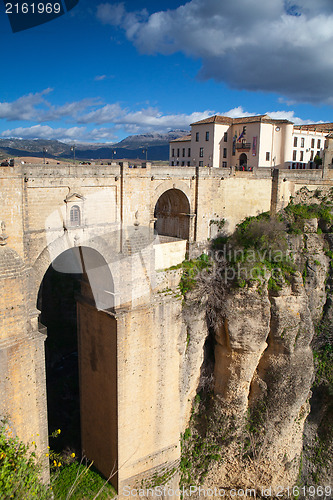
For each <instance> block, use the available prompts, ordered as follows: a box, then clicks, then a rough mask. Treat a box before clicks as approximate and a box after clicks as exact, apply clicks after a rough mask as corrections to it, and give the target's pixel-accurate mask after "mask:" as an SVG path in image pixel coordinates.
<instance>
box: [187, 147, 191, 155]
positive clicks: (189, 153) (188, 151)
mask: <svg viewBox="0 0 333 500" xmlns="http://www.w3.org/2000/svg"><path fill="white" fill-rule="evenodd" d="M187 156H189V157H190V156H191V148H188V150H187Z"/></svg>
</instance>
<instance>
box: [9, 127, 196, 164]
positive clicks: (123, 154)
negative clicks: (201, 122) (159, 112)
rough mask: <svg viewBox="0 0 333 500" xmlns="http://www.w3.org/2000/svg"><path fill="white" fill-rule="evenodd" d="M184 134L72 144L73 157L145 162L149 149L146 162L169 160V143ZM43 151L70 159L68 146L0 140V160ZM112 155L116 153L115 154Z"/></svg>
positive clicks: (132, 137) (24, 140) (44, 142)
mask: <svg viewBox="0 0 333 500" xmlns="http://www.w3.org/2000/svg"><path fill="white" fill-rule="evenodd" d="M188 133H189V132H188V131H186V130H173V131H171V132H168V133H167V134H158V133H156V134H141V135H131V136H129V137H126V139H123V140H122V141H120V142H118V143H116V144H110V143H108V144H101V143H99V144H96V143H92V144H88V143H81V144H75V157H76V158H77V159H79V160H97V159H110V158H115V159H117V158H119V159H120V158H128V159H136V158H139V159H145V158H146V151H145V149H146V148H148V160H150V161H154V160H155V161H156V160H165V161H166V160H168V159H169V141H172V140H173V139H177V138H178V137H181V136H183V135H186V134H188ZM44 148H45V149H46V151H47V152H46V154H45V156H46V157H47V158H72V157H73V152H72V151H71V144H67V143H64V142H60V141H55V140H44V139H32V140H27V139H16V138H12V139H0V153H1V154H2V156H6V155H8V156H38V157H43V155H44ZM114 151H115V152H116V153H114Z"/></svg>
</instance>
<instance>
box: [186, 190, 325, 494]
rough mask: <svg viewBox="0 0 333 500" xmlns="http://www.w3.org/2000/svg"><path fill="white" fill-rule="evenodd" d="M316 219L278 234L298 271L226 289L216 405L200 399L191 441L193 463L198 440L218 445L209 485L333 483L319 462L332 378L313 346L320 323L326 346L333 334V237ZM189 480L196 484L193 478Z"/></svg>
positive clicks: (217, 325) (217, 331)
mask: <svg viewBox="0 0 333 500" xmlns="http://www.w3.org/2000/svg"><path fill="white" fill-rule="evenodd" d="M316 201H317V203H319V202H320V200H319V201H318V199H317V200H316ZM293 210H294V208H293ZM294 211H295V210H294ZM291 213H292V212H291ZM295 213H296V211H295ZM289 215H290V214H289ZM295 220H296V222H297V223H299V220H298V219H297V218H295V219H293V221H291V220H290V218H289V223H290V224H293V223H295ZM318 221H319V223H321V219H320V217H311V218H308V219H304V220H303V221H302V231H295V233H296V234H293V232H292V231H289V232H288V231H287V230H284V231H283V235H282V233H281V234H280V236H278V237H282V236H283V237H286V241H287V244H288V248H289V255H292V269H289V270H288V273H285V274H284V276H283V277H282V278H281V279H279V280H278V282H276V281H273V282H272V280H271V279H269V278H267V277H266V278H263V279H258V280H249V281H248V282H247V283H244V282H238V285H237V283H236V286H235V283H233V284H232V285H231V286H227V287H225V288H226V289H225V290H224V294H223V300H221V302H220V311H219V310H218V309H219V308H217V311H216V310H215V316H217V318H216V319H215V321H214V338H215V349H214V358H215V365H214V394H215V396H214V401H215V402H214V409H213V410H212V405H211V403H209V402H208V403H207V399H206V401H205V402H202V403H201V408H197V409H196V410H195V412H194V413H195V418H193V417H192V420H191V423H190V434H191V436H192V437H191V439H192V441H191V440H188V442H185V444H184V443H183V450H184V451H183V454H184V455H185V456H186V457H187V459H188V458H189V457H191V456H192V457H193V456H194V455H195V453H194V452H193V450H194V447H195V446H197V445H196V444H195V441H196V442H198V440H199V439H200V435H201V437H202V440H203V442H205V440H207V439H210V440H212V441H213V442H214V443H215V444H216V445H217V449H218V450H219V451H218V455H216V456H215V459H214V460H213V461H211V462H210V464H209V465H207V467H206V469H205V471H204V474H202V475H201V474H199V478H201V480H203V485H204V486H206V487H207V488H212V487H214V486H216V487H225V488H226V489H228V488H233V487H239V488H251V487H252V488H253V487H259V486H264V487H273V488H276V487H277V486H279V485H280V486H281V485H282V486H284V487H287V486H293V485H295V484H299V485H304V484H308V485H312V484H314V479H315V480H316V483H317V484H321V485H327V484H330V481H332V471H331V470H330V461H329V459H327V460H324V458H323V457H321V461H322V462H325V463H322V464H321V467H319V465H318V457H317V455H318V453H317V452H318V450H317V448H318V445H317V443H318V439H319V441H320V439H321V440H323V439H324V440H325V441H324V443H325V447H326V448H328V449H330V446H331V441H330V436H331V434H332V433H331V432H330V425H329V424H328V421H327V419H328V418H329V415H330V411H331V409H330V408H331V406H330V396H329V384H330V382H329V381H327V380H326V381H325V380H324V382H323V381H319V383H318V382H317V381H316V382H315V384H314V380H315V370H314V362H313V349H312V347H313V345H317V344H318V331H319V330H320V325H325V328H326V329H325V332H326V333H325V335H326V336H325V338H324V340H320V341H319V344H320V343H321V345H323V342H324V343H325V342H327V339H329V336H330V335H331V336H332V334H331V333H330V332H332V327H331V325H332V324H333V323H332V319H333V307H332V301H331V294H330V292H331V291H330V287H329V284H330V269H331V267H330V257H329V256H328V255H332V256H333V254H330V252H331V251H332V250H333V245H332V244H333V237H332V236H333V235H332V234H331V233H322V232H321V230H319V231H318ZM256 224H257V222H256ZM286 227H288V226H286ZM280 229H281V228H280ZM280 229H279V230H280ZM330 229H331V226H330V225H329V226H328V227H326V230H330ZM261 230H263V228H262V227H261ZM256 231H258V227H256ZM260 238H261V239H260V241H263V239H262V237H261V236H260ZM268 239H270V238H268ZM243 240H244V239H243ZM266 240H267V238H266ZM258 241H259V240H258ZM271 243H272V242H271V241H270V242H269V244H271ZM273 244H274V242H273ZM280 267H281V266H280ZM219 268H220V270H221V266H217V269H219ZM215 271H216V270H215ZM270 273H273V271H272V269H270ZM272 275H273V274H271V276H272ZM220 276H221V273H220ZM224 276H225V274H224ZM212 283H213V286H214V287H216V286H225V283H224V285H223V283H222V281H221V279H217V280H216V279H215V280H214V278H212ZM198 286H199V289H200V280H199V285H198ZM199 295H200V293H199ZM222 303H223V306H221V304H222ZM208 307H209V306H208ZM192 322H193V319H192ZM202 325H203V318H202V316H201V339H202V338H204V337H205V336H206V335H207V327H206V328H205V327H203V326H202ZM321 330H323V329H321ZM190 344H191V341H190ZM201 346H202V340H201V344H200V346H199V344H198V343H197V347H198V348H199V349H200V347H201ZM197 353H198V351H195V350H194V351H193V353H192V355H193V356H196V359H199V358H198V354H197ZM200 359H202V358H200ZM330 359H331V358H329V361H330ZM187 363H189V361H187ZM316 364H317V365H318V361H316ZM190 365H192V366H193V361H192V362H190ZM317 371H318V369H317ZM313 384H314V385H313ZM325 384H326V385H325ZM311 387H312V392H311ZM312 393H313V395H312ZM320 394H321V395H322V396H320ZM323 394H324V396H323ZM208 399H209V398H208ZM216 412H217V414H219V415H220V417H223V418H222V420H223V422H224V424H223V425H226V421H228V422H229V423H230V422H233V425H232V429H233V430H232V432H231V434H232V436H231V437H230V439H228V440H226V439H225V435H224V434H223V430H222V428H221V427H220V428H219V424H218V422H219V418H216ZM213 413H214V415H215V417H214V418H215V424H214V423H212V420H214V418H213V419H211V415H212V414H213ZM204 414H206V416H205V417H203V415H204ZM207 415H208V417H207ZM203 421H205V424H204V425H203ZM207 422H208V423H207ZM209 422H210V423H209ZM214 425H215V427H214ZM203 429H204V430H203ZM320 432H321V434H322V435H321V436H319V437H318V435H319V434H320ZM193 443H194V444H193ZM206 445H207V443H206ZM206 445H205V446H206ZM189 460H191V458H189ZM195 467H196V466H195ZM187 472H188V471H187ZM185 476H186V475H185ZM185 476H183V477H185ZM193 476H195V474H192V477H193ZM186 477H187V480H188V481H189V477H190V475H187V476H186ZM204 477H205V479H203V478H204ZM185 482H186V481H185Z"/></svg>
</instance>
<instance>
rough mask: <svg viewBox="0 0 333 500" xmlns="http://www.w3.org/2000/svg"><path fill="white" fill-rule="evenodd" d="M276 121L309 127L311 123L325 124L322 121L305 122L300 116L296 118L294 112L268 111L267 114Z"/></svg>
mask: <svg viewBox="0 0 333 500" xmlns="http://www.w3.org/2000/svg"><path fill="white" fill-rule="evenodd" d="M266 114H267V115H269V116H270V117H271V118H273V119H274V120H289V121H291V122H293V123H295V124H296V125H309V124H310V123H323V122H322V121H319V122H314V121H312V120H303V119H302V118H299V117H298V116H295V112H294V111H267V113H266Z"/></svg>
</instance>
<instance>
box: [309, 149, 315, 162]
mask: <svg viewBox="0 0 333 500" xmlns="http://www.w3.org/2000/svg"><path fill="white" fill-rule="evenodd" d="M313 157H314V151H311V155H310V161H313Z"/></svg>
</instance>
